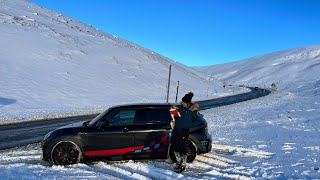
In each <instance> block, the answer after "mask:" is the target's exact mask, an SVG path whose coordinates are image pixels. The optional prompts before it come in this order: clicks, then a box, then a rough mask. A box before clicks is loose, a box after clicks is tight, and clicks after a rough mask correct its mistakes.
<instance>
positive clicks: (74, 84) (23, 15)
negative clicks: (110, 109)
mask: <svg viewBox="0 0 320 180" xmlns="http://www.w3.org/2000/svg"><path fill="white" fill-rule="evenodd" d="M169 64H172V65H173V68H172V80H171V84H172V85H171V94H170V97H171V100H173V99H174V92H175V87H174V86H175V83H176V82H177V81H178V80H179V81H180V87H181V88H180V93H181V94H183V93H186V92H188V91H194V93H195V95H196V98H201V97H204V96H205V94H206V93H207V87H208V84H207V82H206V79H205V78H203V77H201V76H200V75H199V74H198V73H196V72H195V71H194V70H193V69H192V68H189V67H187V66H184V65H182V64H179V63H176V62H174V61H172V60H170V59H168V58H165V57H163V56H161V55H159V54H157V53H154V52H152V51H150V50H148V49H145V48H143V47H140V46H138V45H136V44H134V43H130V42H128V41H126V40H123V39H121V38H118V37H116V36H113V35H109V34H106V33H103V32H101V31H99V30H97V29H95V28H93V27H92V26H90V25H86V24H83V23H81V22H78V21H77V20H74V19H72V18H69V17H65V16H64V15H62V14H59V13H56V12H53V11H51V10H48V9H45V8H42V7H40V6H38V5H36V4H33V3H30V2H28V1H23V0H2V1H0V76H1V81H0V114H1V116H0V119H8V118H13V119H16V118H25V117H28V116H34V115H37V114H39V113H40V114H52V113H61V110H62V111H66V112H72V111H74V109H83V111H91V110H92V109H95V108H97V107H98V108H99V107H106V106H108V105H111V104H117V103H127V102H146V101H164V100H165V97H166V85H167V78H168V67H169ZM215 89H216V91H217V92H220V91H222V89H221V88H219V87H216V88H215ZM180 98H181V95H180ZM89 109H90V110H89Z"/></svg>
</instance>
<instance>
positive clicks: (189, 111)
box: [175, 104, 201, 129]
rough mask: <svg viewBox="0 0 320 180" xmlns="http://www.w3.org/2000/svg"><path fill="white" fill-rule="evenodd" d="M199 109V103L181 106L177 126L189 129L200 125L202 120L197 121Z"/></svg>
mask: <svg viewBox="0 0 320 180" xmlns="http://www.w3.org/2000/svg"><path fill="white" fill-rule="evenodd" d="M198 111H199V105H198V104H191V106H190V107H189V108H185V107H183V106H181V107H180V115H181V117H179V118H178V119H177V120H176V124H175V128H185V129H189V128H191V127H194V126H197V125H200V124H201V122H200V121H197V113H198Z"/></svg>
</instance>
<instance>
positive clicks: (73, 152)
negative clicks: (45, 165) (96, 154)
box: [49, 141, 82, 165]
mask: <svg viewBox="0 0 320 180" xmlns="http://www.w3.org/2000/svg"><path fill="white" fill-rule="evenodd" d="M81 159H82V151H81V149H80V148H79V146H78V145H77V144H76V143H74V142H72V141H59V142H58V143H56V144H55V145H54V146H53V147H52V149H51V153H50V159H49V162H50V163H51V164H54V165H69V164H77V163H79V162H80V161H81Z"/></svg>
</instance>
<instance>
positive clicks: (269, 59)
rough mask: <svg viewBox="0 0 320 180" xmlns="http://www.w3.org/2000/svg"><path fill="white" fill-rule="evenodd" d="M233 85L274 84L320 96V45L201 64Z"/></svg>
mask: <svg viewBox="0 0 320 180" xmlns="http://www.w3.org/2000/svg"><path fill="white" fill-rule="evenodd" d="M196 69H198V70H200V71H201V72H204V73H205V74H207V75H209V74H210V75H213V77H214V78H217V79H219V80H221V81H226V83H229V84H244V85H247V84H249V85H252V86H253V85H258V86H262V87H263V86H266V87H270V85H271V84H272V83H275V84H276V86H277V87H278V88H279V89H282V90H284V89H285V90H287V91H291V92H299V91H306V92H307V93H308V94H310V95H320V46H309V47H302V48H294V49H289V50H284V51H279V52H274V53H270V54H265V55H261V56H256V57H253V58H248V59H245V60H241V61H236V62H232V63H227V64H221V65H214V66H207V67H197V68H196Z"/></svg>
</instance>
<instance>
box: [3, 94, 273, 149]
mask: <svg viewBox="0 0 320 180" xmlns="http://www.w3.org/2000/svg"><path fill="white" fill-rule="evenodd" d="M250 89H251V91H250V92H247V93H243V94H237V95H233V96H227V97H221V98H217V99H210V100H204V101H199V102H198V103H199V105H200V108H201V110H205V109H210V108H214V107H219V106H226V105H230V104H234V103H239V102H243V101H248V100H251V99H255V98H259V97H262V96H266V95H268V94H270V93H271V92H270V91H269V90H264V89H254V88H250ZM95 116H97V114H95V115H88V116H77V117H69V118H59V119H51V120H47V119H44V120H38V121H32V122H23V123H17V124H9V125H2V126H0V150H2V149H9V148H13V147H19V146H23V145H27V144H31V143H37V142H40V141H41V140H42V139H43V137H44V136H45V135H46V134H47V133H48V132H50V131H52V130H54V129H56V128H58V127H61V126H64V125H67V124H71V123H75V122H84V121H87V120H91V119H93V118H94V117H95Z"/></svg>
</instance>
